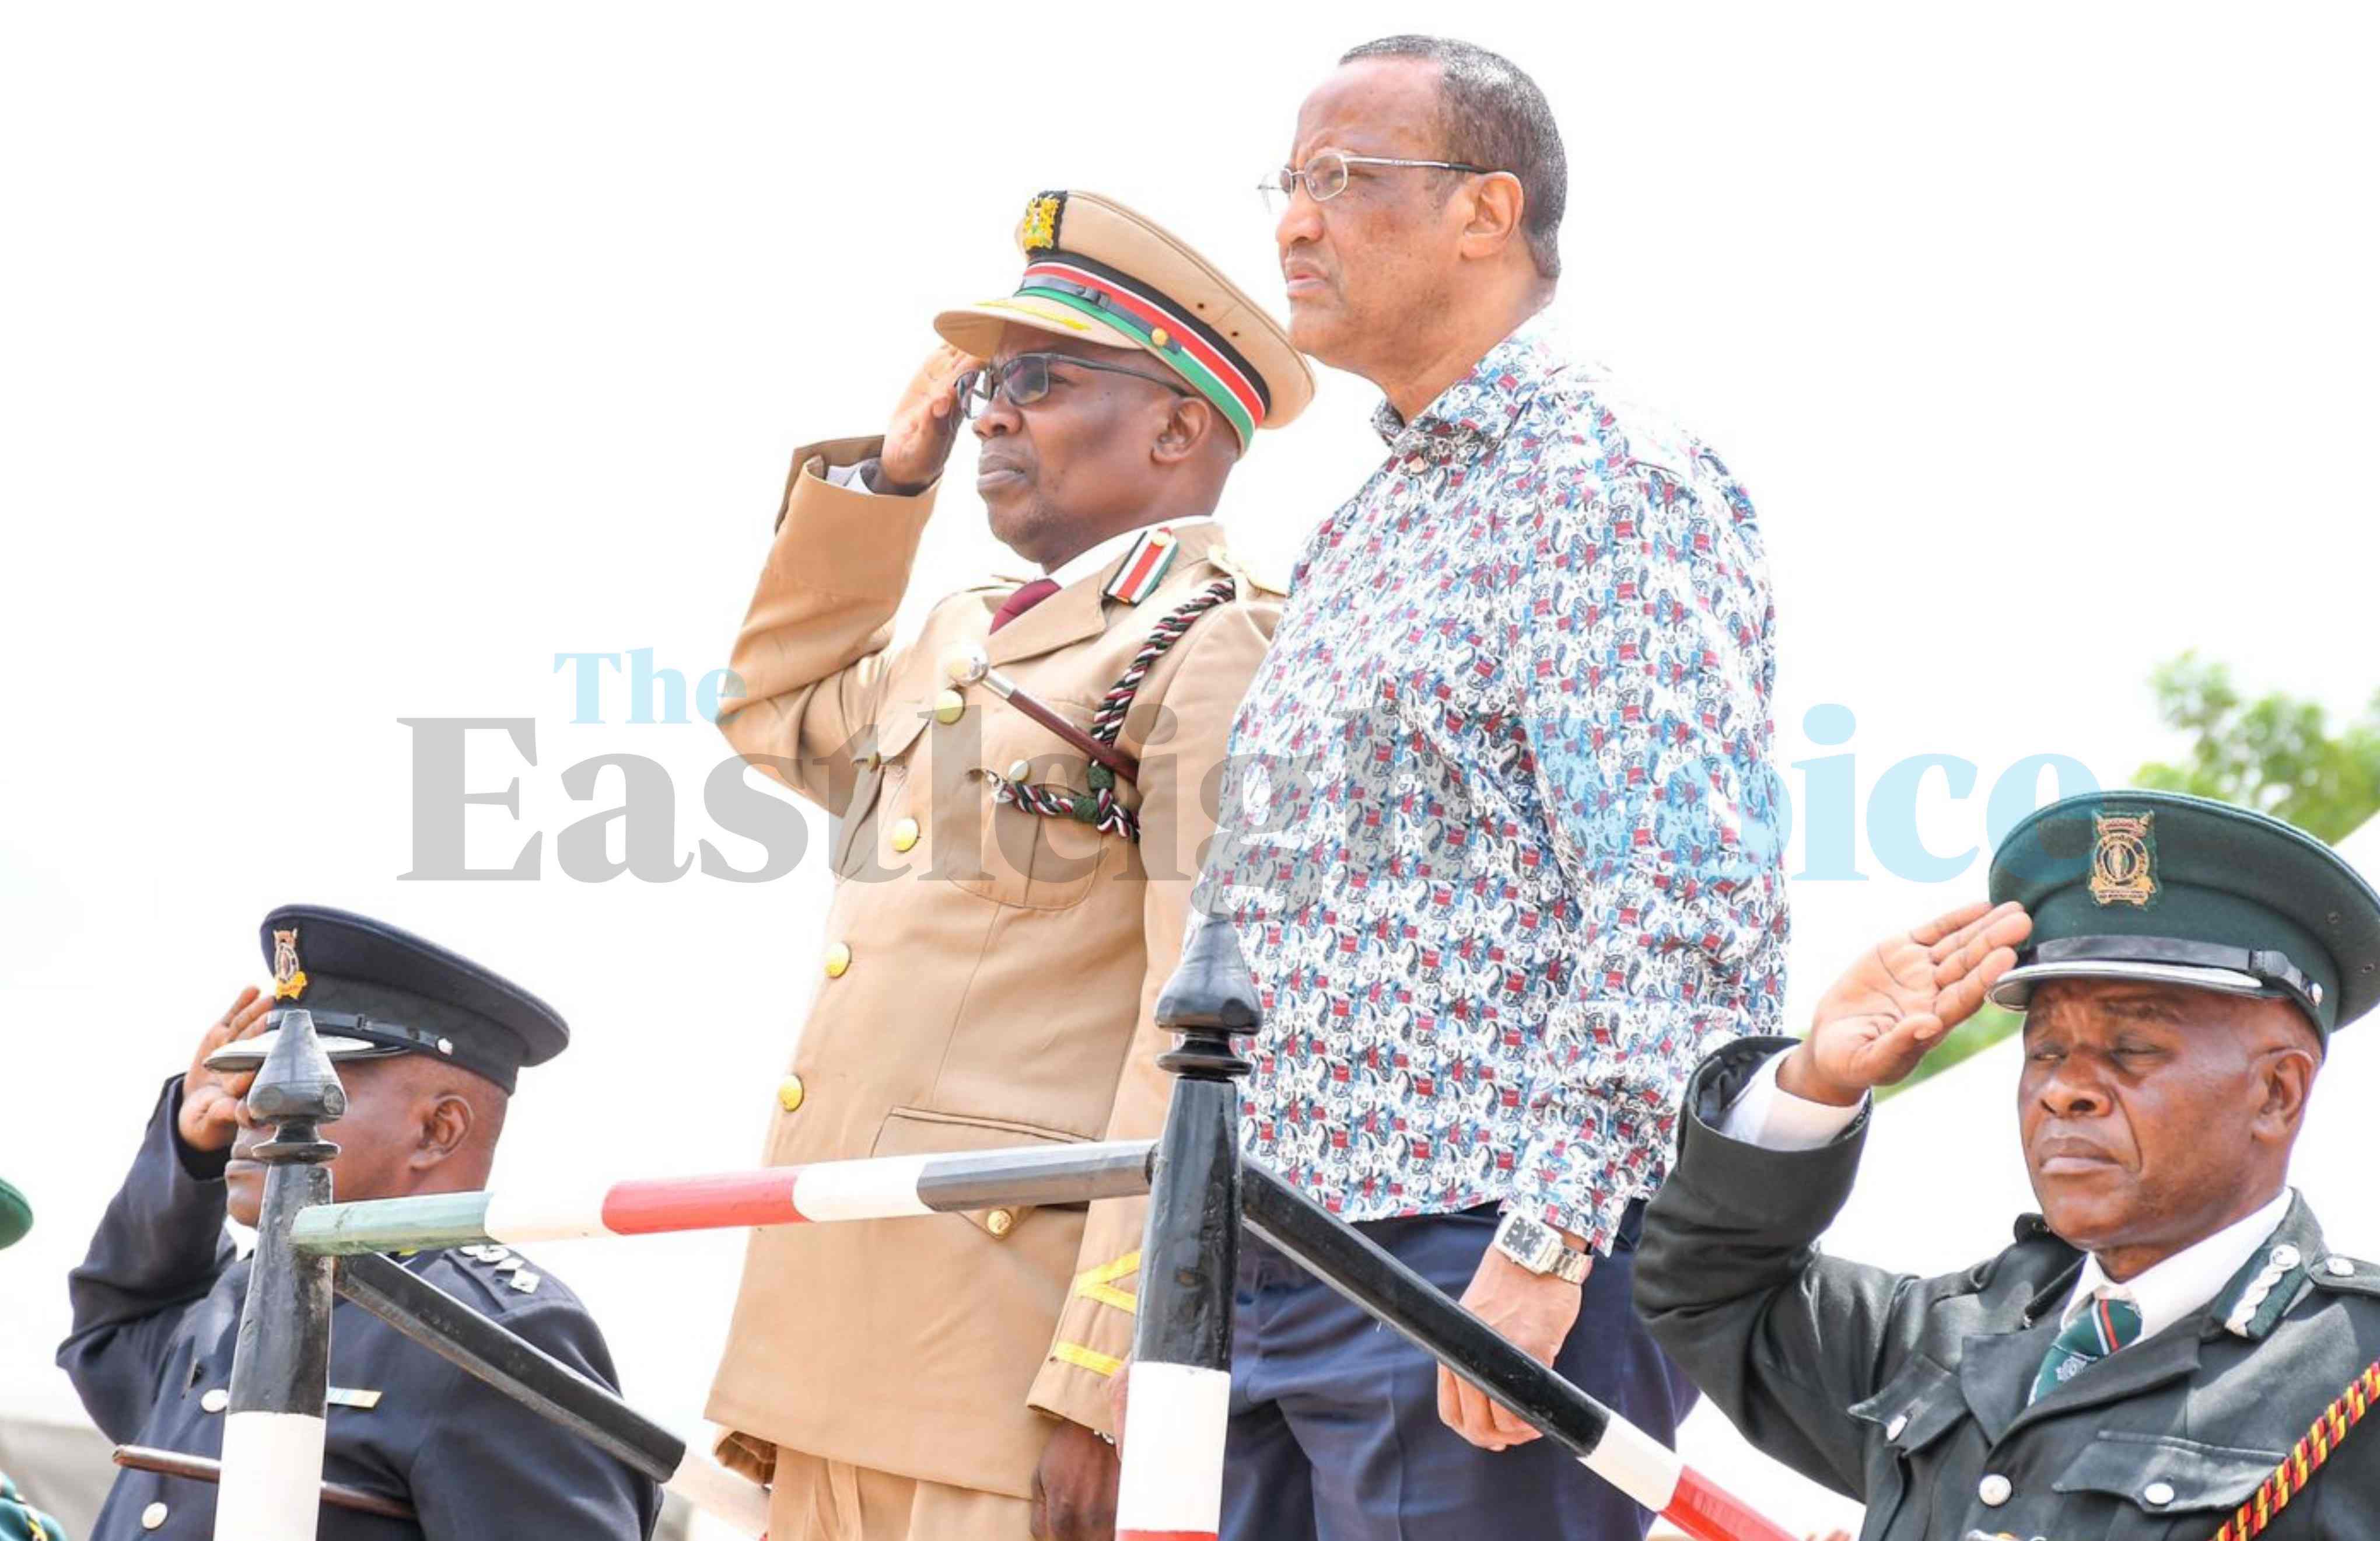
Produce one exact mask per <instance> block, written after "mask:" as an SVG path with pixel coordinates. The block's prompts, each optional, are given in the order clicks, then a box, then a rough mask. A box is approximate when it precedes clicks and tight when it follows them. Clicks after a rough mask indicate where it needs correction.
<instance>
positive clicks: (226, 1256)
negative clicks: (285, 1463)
mask: <svg viewBox="0 0 2380 1541" xmlns="http://www.w3.org/2000/svg"><path fill="white" fill-rule="evenodd" d="M262 939H263V944H264V955H265V958H266V960H268V961H269V962H270V963H271V964H272V965H273V992H272V994H271V995H269V996H267V995H264V994H263V993H261V992H260V991H257V990H255V989H253V988H251V989H249V991H247V992H246V993H245V994H243V995H242V996H241V997H240V998H239V999H238V1000H237V1001H236V1002H234V1003H233V1006H232V1009H230V1010H229V1011H226V1012H225V1014H224V1016H223V1018H222V1020H221V1021H218V1022H216V1023H215V1025H214V1026H213V1027H212V1029H211V1030H210V1031H209V1032H208V1033H207V1034H206V1036H205V1038H204V1039H203V1040H202V1042H201V1043H200V1048H199V1052H198V1055H197V1057H196V1059H195V1061H194V1063H193V1064H192V1066H191V1068H190V1070H189V1071H188V1073H187V1074H185V1075H179V1076H176V1077H175V1078H174V1079H173V1080H172V1081H171V1082H167V1083H166V1086H165V1089H164V1095H163V1096H161V1097H160V1098H159V1099H158V1103H157V1108H156V1111H155V1113H154V1114H152V1116H151V1118H150V1120H149V1131H148V1134H147V1137H146V1139H145V1140H144V1142H143V1143H142V1144H141V1147H140V1155H139V1156H137V1157H136V1158H135V1160H134V1161H133V1164H132V1171H131V1174H130V1176H128V1178H127V1179H126V1180H125V1183H124V1187H123V1189H122V1190H121V1191H120V1192H117V1194H116V1195H115V1201H114V1202H113V1203H112V1204H111V1205H109V1206H108V1210H107V1214H106V1217H105V1218H104V1219H103V1220H102V1221H101V1222H100V1228H99V1233H98V1235H97V1236H96V1237H94V1238H93V1239H92V1241H91V1254H90V1255H89V1256H88V1257H87V1258H85V1259H84V1261H83V1264H82V1266H80V1267H79V1268H77V1269H76V1270H75V1271H74V1274H73V1276H72V1278H71V1281H70V1286H69V1288H70V1292H71V1294H72V1297H73V1303H74V1330H73V1334H72V1336H70V1337H69V1338H68V1339H67V1341H66V1342H65V1343H64V1344H63V1345H62V1346H61V1347H60V1348H59V1350H58V1364H60V1366H61V1367H63V1368H64V1369H65V1370H66V1372H67V1375H68V1376H71V1377H72V1378H73V1380H74V1384H75V1389H76V1390H77V1391H79V1393H80V1394H81V1396H82V1400H83V1406H84V1407H85V1408H86V1409H88V1410H89V1411H90V1413H91V1419H92V1421H93V1422H95V1423H97V1424H98V1425H99V1426H100V1427H101V1429H103V1431H105V1432H106V1434H107V1435H108V1436H109V1437H111V1438H113V1439H115V1440H117V1441H119V1442H121V1443H128V1444H137V1445H143V1446H150V1447H155V1448H159V1449H166V1450H172V1451H176V1452H180V1453H182V1454H186V1455H198V1456H202V1457H209V1458H217V1457H220V1455H221V1453H222V1449H223V1426H224V1413H225V1408H226V1406H227V1405H228V1403H229V1400H230V1396H229V1388H230V1382H231V1367H232V1345H233V1340H234V1339H235V1337H236V1336H237V1330H238V1327H239V1315H240V1305H241V1302H242V1300H243V1298H244V1297H245V1295H246V1293H247V1290H248V1276H249V1263H248V1261H247V1260H246V1259H244V1258H243V1259H237V1260H235V1256H234V1253H233V1248H232V1242H231V1238H230V1237H229V1236H228V1235H227V1234H226V1233H225V1229H224V1219H225V1215H226V1214H228V1215H229V1216H230V1217H232V1218H234V1219H237V1220H239V1221H241V1222H242V1223H243V1224H248V1225H253V1224H254V1223H255V1221H256V1217H257V1212H258V1208H259V1205H261V1201H262V1196H263V1187H264V1181H263V1179H264V1171H263V1168H262V1167H261V1165H259V1164H258V1163H257V1162H255V1161H254V1160H252V1159H250V1158H249V1155H248V1152H249V1150H250V1149H251V1148H252V1147H253V1146H254V1145H255V1144H258V1143H260V1142H261V1141H262V1140H264V1139H267V1138H269V1137H270V1135H271V1132H272V1131H271V1130H270V1128H269V1127H261V1126H258V1125H256V1124H254V1123H253V1122H252V1121H251V1120H250V1119H249V1117H248V1115H247V1112H246V1108H245V1107H244V1105H243V1103H242V1101H241V1099H242V1098H243V1097H244V1096H245V1095H246V1093H247V1090H248V1082H249V1080H250V1079H251V1077H252V1074H253V1072H254V1070H255V1069H256V1068H257V1067H258V1066H259V1065H261V1064H262V1063H263V1056H264V1054H265V1053H266V1052H267V1051H269V1049H270V1047H271V1045H272V1040H273V1036H274V1031H275V1030H274V1028H273V1021H274V1019H273V1016H272V1015H271V1010H272V1009H273V1007H274V1006H275V1005H276V1004H278V1005H288V1006H303V1007H304V1008H305V1009H307V1010H309V1011H310V1012H311V1013H312V1015H313V1019H314V1022H315V1025H316V1028H317V1029H318V1031H319V1032H320V1033H321V1037H322V1046H323V1047H324V1049H325V1050H326V1051H327V1052H328V1053H329V1054H330V1056H331V1058H333V1059H334V1061H335V1062H336V1063H337V1065H338V1069H339V1075H340V1079H341V1081H342V1082H344V1084H345V1085H346V1093H347V1099H348V1101H347V1111H346V1116H345V1117H343V1118H342V1119H339V1121H338V1122H336V1123H335V1124H332V1125H329V1126H327V1128H326V1134H327V1136H328V1137H329V1138H331V1139H333V1140H335V1141H336V1142H337V1143H338V1144H339V1145H340V1154H339V1156H338V1157H337V1159H336V1160H334V1162H333V1163H332V1164H331V1173H332V1181H333V1184H334V1193H335V1194H336V1196H337V1197H339V1198H341V1199H377V1198H398V1197H402V1196H405V1195H407V1194H412V1193H432V1192H466V1191H470V1190H474V1189H480V1188H484V1187H485V1186H486V1185H487V1176H488V1168H489V1163H490V1160H491V1158H492V1156H493V1154H494V1151H495V1144H496V1139H497V1136H498V1135H499V1134H500V1133H501V1132H502V1131H503V1127H504V1107H505V1104H506V1101H507V1099H508V1098H509V1097H510V1095H511V1093H512V1090H513V1085H514V1082H515V1078H516V1073H517V1072H518V1070H519V1069H520V1068H521V1067H522V1066H524V1065H535V1064H540V1063H542V1062H543V1061H545V1060H547V1059H550V1058H553V1056H554V1055H556V1054H558V1053H560V1052H561V1051H562V1050H563V1048H564V1047H565V1046H567V1044H568V1043H569V1033H568V1030H567V1029H566V1028H565V1026H564V1025H563V1022H562V1019H561V1018H560V1017H558V1016H557V1015H555V1014H554V1012H553V1009H552V1008H551V1007H549V1006H547V1005H546V1004H545V1003H544V1002H542V1001H540V1000H539V999H538V998H537V997H534V996H532V995H530V994H528V992H527V991H525V990H523V989H521V988H519V987H518V986H517V985H513V984H512V983H510V982H509V981H507V980H504V979H503V978H501V977H499V976H498V975H496V974H493V973H492V972H488V971H487V970H485V969H483V968H480V966H479V965H477V964H475V963H472V962H470V961H469V960H466V959H463V958H460V957H457V956H456V955H455V954H454V953H451V952H448V951H447V950H446V949H444V948H440V947H437V946H435V945H434V944H432V943H430V942H427V941H424V940H422V939H421V938H419V937H418V936H410V935H408V934H407V933H406V932H403V931H400V930H398V929H397V928H396V927H395V926H392V925H387V924H384V923H382V922H379V921H374V920H370V919H367V918H366V917H364V916H361V915H355V914H349V913H347V912H346V911H338V910H330V909H323V908H320V907H314V906H289V907H285V908H283V909H280V910H276V911H273V913H272V914H271V915H269V916H268V917H266V919H265V922H264V927H263V936H262ZM399 1261H400V1262H401V1263H402V1264H403V1265H404V1266H406V1267H407V1268H409V1269H411V1270H412V1271H413V1272H414V1273H416V1274H418V1275H419V1276H420V1277H421V1278H423V1279H425V1280H427V1281H428V1282H430V1283H431V1284H434V1285H436V1286H437V1287H438V1288H439V1289H441V1290H445V1291H446V1292H447V1293H449V1294H451V1295H454V1296H455V1298H457V1299H459V1300H462V1301H465V1302H467V1303H469V1304H470V1305H472V1306H473V1307H474V1308H476V1309H478V1310H480V1311H481V1312H483V1313H485V1314H486V1315H488V1316H490V1317H492V1318H493V1319H494V1320H495V1321H497V1322H499V1323H501V1324H502V1325H503V1326H504V1327H506V1328H508V1329H509V1330H511V1331H512V1332H515V1333H516V1334H518V1335H519V1336H521V1337H522V1338H525V1339H528V1341H530V1342H531V1343H534V1344H536V1345H537V1346H538V1347H539V1348H540V1349H543V1350H544V1351H546V1352H547V1353H550V1354H552V1355H553V1356H554V1357H555V1358H557V1359H559V1360H561V1361H562V1362H563V1363H564V1364H567V1365H569V1366H571V1367H572V1368H574V1369H576V1370H577V1371H579V1372H580V1373H581V1374H583V1375H586V1376H589V1377H590V1378H592V1379H595V1380H597V1381H600V1382H601V1383H602V1384H604V1385H606V1386H610V1387H613V1388H615V1389H616V1388H617V1380H616V1377H615V1376H614V1375H613V1368H612V1357H611V1353H610V1351H608V1350H607V1349H606V1348H605V1347H604V1343H603V1337H602V1334H601V1332H600V1331H598V1330H597V1328H596V1326H595V1323H594V1321H593V1319H592V1318H590V1317H589V1315H588V1314H587V1310H586V1308H585V1307H584V1306H583V1305H581V1304H580V1303H579V1302H578V1300H577V1297H575V1296H574V1295H572V1294H571V1292H570V1291H569V1290H567V1289H565V1287H564V1286H563V1284H562V1282H561V1281H560V1280H559V1279H557V1278H554V1277H553V1275H551V1274H549V1273H547V1272H546V1271H545V1270H544V1269H543V1268H541V1267H538V1266H533V1265H531V1264H530V1263H528V1260H526V1259H524V1258H522V1257H521V1256H520V1255H519V1254H516V1253H513V1252H510V1251H508V1250H506V1249H504V1248H495V1247H488V1248H478V1247H474V1248H466V1249H460V1250H457V1251H452V1252H434V1253H420V1254H413V1255H410V1256H407V1257H403V1258H401V1259H399ZM330 1380H331V1388H330V1406H329V1409H328V1419H327V1422H328V1431H327V1448H326V1449H325V1452H324V1455H323V1462H322V1474H323V1478H324V1480H325V1481H326V1482H327V1483H332V1484H338V1485H342V1486H346V1487H351V1488H358V1489H361V1490H362V1491H363V1492H365V1493H367V1494H370V1495H374V1496H377V1497H378V1498H384V1499H387V1500H391V1502H390V1503H389V1504H388V1505H385V1506H383V1507H389V1508H395V1509H398V1510H410V1511H411V1513H412V1516H413V1517H412V1518H409V1519H407V1518H398V1517H395V1516H394V1515H388V1514H377V1513H367V1512H362V1511H359V1510H355V1509H353V1508H348V1507H334V1506H327V1505H326V1507H325V1508H324V1509H323V1510H322V1531H321V1535H322V1537H323V1538H324V1541H397V1538H399V1537H404V1538H408V1541H413V1538H420V1537H435V1538H437V1541H456V1538H460V1537H479V1536H485V1537H490V1538H494V1537H506V1538H510V1537H541V1536H570V1537H574V1538H576V1537H582V1536H584V1537H601V1538H610V1537H617V1538H622V1541H631V1538H636V1541H640V1538H642V1537H646V1536H649V1535H650V1534H651V1532H652V1528H653V1524H654V1522H655V1520H656V1519H657V1518H658V1516H659V1514H660V1510H661V1498H660V1494H659V1493H658V1491H657V1490H656V1489H655V1487H654V1486H653V1484H652V1483H651V1482H650V1481H648V1480H647V1479H646V1478H644V1477H643V1476H641V1475H639V1474H637V1473H634V1472H632V1471H630V1470H629V1469H628V1468H627V1467H625V1466H624V1465H622V1464H621V1463H620V1462H617V1461H615V1460H613V1458H612V1457H611V1456H609V1455H606V1454H604V1453H603V1452H601V1451H600V1450H598V1449H595V1448H594V1447H593V1446H591V1445H589V1444H588V1443H586V1442H585V1441H584V1440H582V1439H580V1438H579V1437H577V1436H576V1435H574V1434H572V1433H570V1432H569V1431H567V1430H565V1429H564V1428H562V1427H560V1426H558V1425H554V1424H552V1423H549V1422H547V1421H546V1420H545V1419H543V1418H541V1417H540V1416H539V1415H538V1414H537V1413H532V1412H531V1411H529V1410H528V1408H526V1407H524V1406H522V1405H521V1404H520V1403H518V1402H516V1401H514V1400H512V1399H510V1398H508V1397H506V1396H504V1395H503V1394H502V1393H501V1392H498V1391H496V1390H494V1389H493V1388H490V1387H488V1386H486V1385H484V1384H482V1383H481V1382H480V1381H478V1380H475V1379H473V1378H472V1377H471V1376H468V1375H466V1374H464V1373H463V1371H461V1370H460V1369H457V1368H456V1367H455V1366H454V1365H453V1364H448V1363H447V1362H446V1361H445V1360H443V1359H441V1358H439V1357H438V1356H437V1355H435V1354H433V1353H431V1351H429V1350H427V1349H424V1348H421V1347H419V1345H417V1344H415V1343H412V1342H410V1341H408V1340H407V1339H404V1338H403V1337H401V1336H399V1335H398V1334H397V1332H396V1331H395V1329H394V1328H392V1327H388V1326H387V1325H386V1324H384V1323H383V1322H382V1321H381V1320H380V1318H378V1317H376V1316H374V1315H371V1314H370V1313H369V1312H367V1311H365V1310H363V1309H362V1308H361V1307H359V1306H356V1305H352V1304H349V1303H346V1302H345V1301H341V1302H340V1303H338V1304H337V1305H336V1306H335V1307H334V1311H333V1314H332V1327H331V1365H330ZM214 1517H215V1489H214V1487H213V1486H212V1485H211V1484H208V1483H205V1482H201V1481H198V1480H194V1479H192V1478H188V1477H181V1476H165V1475H161V1474H156V1473H152V1472H147V1471H127V1472H126V1473H124V1474H122V1475H121V1476H119V1477H118V1478H117V1479H116V1483H115V1489H114V1491H112V1492H111V1493H110V1494H109V1496H108V1500H107V1505H106V1507H105V1508H104V1509H103V1510H101V1512H100V1517H99V1521H98V1523H97V1525H96V1526H95V1528H94V1529H93V1532H92V1536H93V1538H94V1541H126V1538H128V1537H139V1536H142V1535H148V1534H151V1533H154V1534H156V1535H161V1536H183V1537H190V1538H193V1541H206V1538H209V1537H212V1535H213V1534H214Z"/></svg>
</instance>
